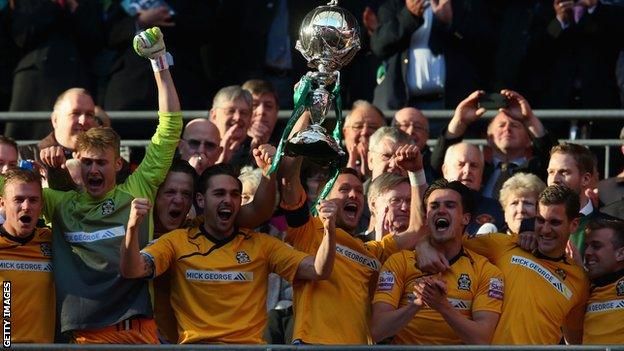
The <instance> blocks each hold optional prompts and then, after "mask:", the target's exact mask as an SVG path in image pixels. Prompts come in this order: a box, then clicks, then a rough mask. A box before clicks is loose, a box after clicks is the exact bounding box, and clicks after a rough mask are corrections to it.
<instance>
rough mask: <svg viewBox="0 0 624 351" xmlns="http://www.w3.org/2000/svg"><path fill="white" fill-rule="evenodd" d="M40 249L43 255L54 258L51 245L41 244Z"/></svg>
mask: <svg viewBox="0 0 624 351" xmlns="http://www.w3.org/2000/svg"><path fill="white" fill-rule="evenodd" d="M39 249H41V254H42V255H43V256H45V257H52V247H51V246H50V243H41V244H39Z"/></svg>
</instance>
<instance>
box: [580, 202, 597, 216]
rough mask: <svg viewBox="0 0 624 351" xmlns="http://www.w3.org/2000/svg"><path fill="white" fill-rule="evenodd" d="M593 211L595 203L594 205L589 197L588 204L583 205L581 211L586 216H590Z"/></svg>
mask: <svg viewBox="0 0 624 351" xmlns="http://www.w3.org/2000/svg"><path fill="white" fill-rule="evenodd" d="M592 212H594V205H592V202H591V200H590V199H587V204H586V205H585V206H583V208H581V211H580V213H581V214H584V215H585V216H589V215H590V214H591V213H592Z"/></svg>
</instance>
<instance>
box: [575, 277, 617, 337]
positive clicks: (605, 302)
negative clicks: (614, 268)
mask: <svg viewBox="0 0 624 351" xmlns="http://www.w3.org/2000/svg"><path fill="white" fill-rule="evenodd" d="M593 283H594V285H592V287H591V289H590V294H589V300H588V301H587V309H586V311H585V321H584V323H583V344H603V345H604V344H624V270H621V271H618V272H615V273H614V274H610V275H609V276H607V277H603V278H601V279H600V280H599V281H594V282H593Z"/></svg>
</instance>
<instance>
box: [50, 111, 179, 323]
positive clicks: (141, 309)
mask: <svg viewBox="0 0 624 351" xmlns="http://www.w3.org/2000/svg"><path fill="white" fill-rule="evenodd" d="M181 131H182V115H181V114H180V113H159V124H158V128H157V129H156V133H155V134H154V136H153V137H152V140H151V142H150V144H149V146H148V148H147V151H146V153H145V157H144V158H143V161H142V162H141V164H140V165H139V167H138V168H137V170H136V171H135V172H134V173H132V174H131V175H130V176H129V177H128V179H126V181H125V182H124V183H122V184H119V185H117V186H115V187H114V188H113V189H112V190H111V191H109V192H108V193H107V194H105V195H104V196H103V197H102V198H99V199H95V198H92V197H91V196H90V195H89V194H88V193H86V192H76V191H66V192H63V191H55V190H52V189H44V194H43V200H44V208H43V214H44V216H45V218H46V220H47V221H48V222H49V223H52V232H53V242H54V258H53V263H54V266H55V267H57V268H58V269H56V270H55V272H54V274H55V277H54V279H55V282H56V293H57V300H58V301H57V306H58V307H59V309H60V323H61V331H62V332H65V331H69V330H84V329H95V328H102V327H106V326H110V325H113V324H116V323H119V322H120V321H122V320H125V319H128V318H130V317H133V316H145V317H151V316H152V308H151V302H150V298H149V292H148V286H147V283H146V282H145V281H142V280H139V279H124V278H123V277H122V276H121V274H119V259H120V257H119V247H120V245H121V243H122V242H123V240H124V238H125V233H126V225H127V222H128V218H129V216H130V208H131V203H132V200H133V199H134V198H137V197H142V198H148V199H150V201H151V202H152V203H153V201H154V198H155V196H156V192H157V191H158V187H159V186H160V184H161V183H162V182H163V181H164V180H165V177H166V176H167V172H168V170H169V167H170V165H171V162H172V161H173V156H174V154H175V150H176V147H177V143H178V141H179V136H180V133H181ZM148 218H149V220H147V221H145V222H144V223H143V224H142V225H141V227H140V228H139V244H140V246H141V247H144V246H145V245H147V243H148V242H149V240H150V238H151V236H152V228H153V223H152V213H151V211H150V214H149V215H148Z"/></svg>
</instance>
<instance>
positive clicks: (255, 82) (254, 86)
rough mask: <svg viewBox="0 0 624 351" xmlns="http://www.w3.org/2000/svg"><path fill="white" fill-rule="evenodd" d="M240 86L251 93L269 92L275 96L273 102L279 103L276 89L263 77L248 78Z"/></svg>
mask: <svg viewBox="0 0 624 351" xmlns="http://www.w3.org/2000/svg"><path fill="white" fill-rule="evenodd" d="M242 88H243V89H245V90H247V91H249V92H250V93H251V94H252V95H262V94H271V95H273V98H275V102H276V103H277V104H279V101H278V100H277V91H276V90H275V88H274V87H273V84H271V82H269V81H266V80H264V79H250V80H248V81H246V82H245V83H243V86H242Z"/></svg>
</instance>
